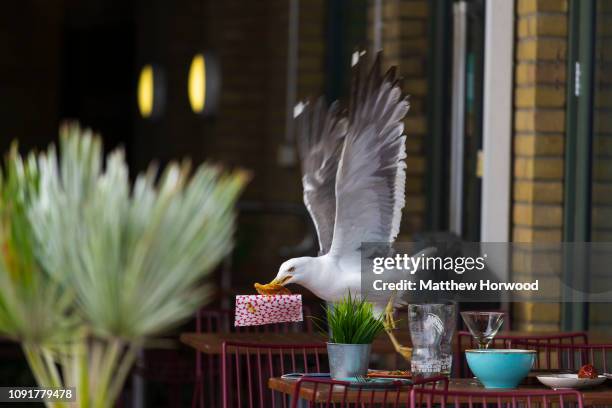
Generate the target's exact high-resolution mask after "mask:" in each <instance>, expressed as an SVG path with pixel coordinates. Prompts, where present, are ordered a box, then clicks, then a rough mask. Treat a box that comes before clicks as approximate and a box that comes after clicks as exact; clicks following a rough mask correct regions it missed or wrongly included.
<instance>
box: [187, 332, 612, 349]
mask: <svg viewBox="0 0 612 408" xmlns="http://www.w3.org/2000/svg"><path fill="white" fill-rule="evenodd" d="M394 334H395V337H396V338H397V340H398V341H399V342H400V343H401V344H403V345H405V346H410V345H411V341H410V333H409V332H408V330H397V331H395V332H394ZM503 334H507V335H513V336H529V335H534V334H545V333H534V332H524V331H520V332H519V331H507V332H503ZM588 335H589V342H591V343H603V342H607V341H610V336H609V335H608V336H606V335H602V334H601V333H588ZM180 338H181V342H183V343H184V344H186V345H188V346H190V347H192V348H194V349H196V350H198V351H200V352H202V353H205V354H221V351H222V348H223V342H225V341H239V342H248V343H266V344H305V343H319V342H320V343H325V342H326V341H327V340H326V338H325V337H324V336H323V335H321V334H319V333H236V332H216V333H182V334H181V337H180ZM372 353H375V354H395V349H394V348H393V344H391V341H390V340H389V337H388V336H387V335H386V334H385V333H383V334H381V335H380V336H378V337H377V338H376V339H375V340H374V343H372Z"/></svg>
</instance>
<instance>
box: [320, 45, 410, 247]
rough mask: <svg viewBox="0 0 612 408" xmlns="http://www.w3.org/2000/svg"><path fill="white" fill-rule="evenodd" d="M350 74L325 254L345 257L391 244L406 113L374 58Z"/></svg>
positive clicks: (392, 79)
mask: <svg viewBox="0 0 612 408" xmlns="http://www.w3.org/2000/svg"><path fill="white" fill-rule="evenodd" d="M362 65H363V59H362V60H360V61H359V62H358V63H357V65H356V66H355V67H354V68H353V69H354V72H353V85H352V93H351V101H350V108H349V128H348V132H347V135H346V137H345V142H344V147H343V150H342V154H341V157H340V163H339V165H338V174H337V176H336V217H335V220H336V222H335V225H334V233H333V243H332V246H331V250H330V254H333V255H335V256H339V257H340V256H344V255H348V253H350V252H351V251H356V250H358V249H359V248H360V247H361V243H362V242H385V243H390V242H393V241H394V240H395V238H396V237H397V234H398V233H399V228H400V221H401V212H402V208H403V207H404V204H405V197H404V191H405V182H406V163H405V158H406V149H405V142H406V136H405V135H404V134H403V132H404V125H403V122H402V120H403V118H404V116H406V113H407V112H408V109H409V103H408V100H407V98H404V97H402V92H401V89H400V87H399V82H398V80H397V79H396V73H395V70H394V69H391V70H389V71H388V72H387V73H386V74H385V75H384V76H382V75H381V73H380V54H379V55H378V56H377V58H376V61H375V63H374V66H373V68H372V70H371V71H370V73H369V74H368V75H367V76H365V75H363V74H362V73H361V71H362Z"/></svg>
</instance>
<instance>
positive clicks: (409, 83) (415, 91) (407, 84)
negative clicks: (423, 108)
mask: <svg viewBox="0 0 612 408" xmlns="http://www.w3.org/2000/svg"><path fill="white" fill-rule="evenodd" d="M404 90H405V91H406V93H407V94H408V95H415V96H426V95H427V80H426V79H415V78H405V79H404Z"/></svg>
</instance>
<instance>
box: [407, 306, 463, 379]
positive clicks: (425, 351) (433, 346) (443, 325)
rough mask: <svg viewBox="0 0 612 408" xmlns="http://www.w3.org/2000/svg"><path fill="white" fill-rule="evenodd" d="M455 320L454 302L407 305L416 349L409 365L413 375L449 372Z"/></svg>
mask: <svg viewBox="0 0 612 408" xmlns="http://www.w3.org/2000/svg"><path fill="white" fill-rule="evenodd" d="M456 321H457V308H456V306H455V304H454V303H452V302H447V303H422V304H411V305H409V306H408V325H409V327H410V338H411V339H412V348H413V350H412V359H411V362H410V364H411V370H412V373H413V374H414V375H416V376H425V377H429V376H434V375H450V373H451V369H452V362H453V353H452V339H453V334H454V332H455V325H456Z"/></svg>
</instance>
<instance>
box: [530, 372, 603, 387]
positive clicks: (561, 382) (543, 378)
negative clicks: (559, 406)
mask: <svg viewBox="0 0 612 408" xmlns="http://www.w3.org/2000/svg"><path fill="white" fill-rule="evenodd" d="M537 378H538V381H540V382H541V383H542V384H544V385H547V386H549V387H550V388H552V389H555V390H556V389H559V388H587V387H595V386H596V385H599V384H601V383H603V382H604V381H606V376H605V375H598V376H597V378H578V374H554V375H539V376H538V377H537Z"/></svg>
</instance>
